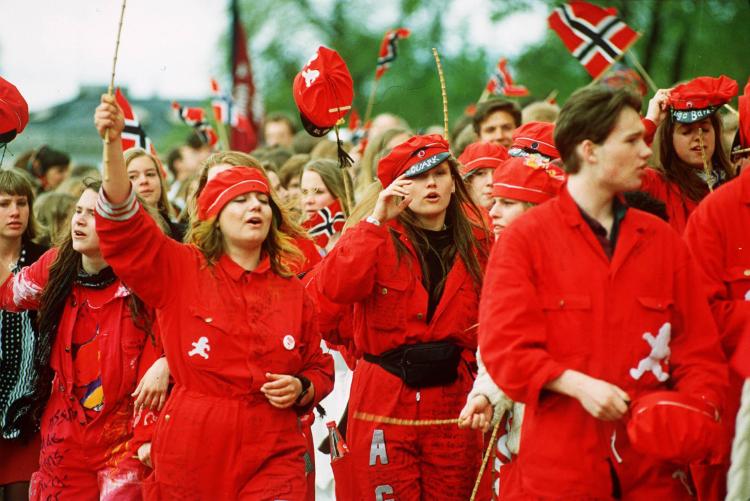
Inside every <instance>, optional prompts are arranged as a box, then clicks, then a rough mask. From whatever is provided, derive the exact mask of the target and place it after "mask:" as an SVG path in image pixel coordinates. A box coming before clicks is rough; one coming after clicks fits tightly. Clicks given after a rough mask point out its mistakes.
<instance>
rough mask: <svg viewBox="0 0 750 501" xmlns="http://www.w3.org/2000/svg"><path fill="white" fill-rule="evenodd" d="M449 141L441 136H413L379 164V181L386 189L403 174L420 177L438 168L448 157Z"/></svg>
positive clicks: (449, 154) (449, 153)
mask: <svg viewBox="0 0 750 501" xmlns="http://www.w3.org/2000/svg"><path fill="white" fill-rule="evenodd" d="M450 156H451V152H450V150H449V149H448V141H446V140H445V139H443V136H441V135H440V134H430V135H428V136H412V137H410V138H409V139H407V140H406V141H404V142H403V143H401V144H399V145H398V146H396V147H395V148H393V149H392V150H391V152H390V153H389V154H388V155H386V156H385V157H383V158H381V159H380V162H378V179H380V183H381V184H382V185H383V187H384V188H385V187H386V186H388V185H389V184H391V183H392V182H393V180H394V179H396V178H397V177H399V176H400V175H401V174H406V177H414V176H418V175H420V174H422V173H424V172H427V171H428V170H430V169H432V168H433V167H437V166H438V165H439V164H441V163H442V162H443V161H445V160H446V159H447V158H448V157H450Z"/></svg>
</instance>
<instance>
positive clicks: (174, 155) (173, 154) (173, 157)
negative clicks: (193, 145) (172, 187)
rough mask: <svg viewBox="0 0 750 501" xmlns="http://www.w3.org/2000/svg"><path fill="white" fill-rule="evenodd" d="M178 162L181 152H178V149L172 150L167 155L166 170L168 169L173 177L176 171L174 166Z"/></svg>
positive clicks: (180, 158)
mask: <svg viewBox="0 0 750 501" xmlns="http://www.w3.org/2000/svg"><path fill="white" fill-rule="evenodd" d="M178 160H182V151H180V149H179V148H173V149H172V151H170V152H169V155H167V168H168V169H169V172H171V173H172V175H173V176H176V175H177V171H176V170H175V167H174V164H175V163H176V162H177V161H178Z"/></svg>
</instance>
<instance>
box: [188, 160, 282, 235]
mask: <svg viewBox="0 0 750 501" xmlns="http://www.w3.org/2000/svg"><path fill="white" fill-rule="evenodd" d="M253 191H255V192H258V193H264V194H266V195H268V194H269V193H270V192H271V190H270V188H269V184H268V179H267V178H266V176H265V174H263V172H261V170H260V169H257V168H255V167H246V166H237V167H232V168H231V169H227V170H225V171H222V172H220V173H219V174H217V175H216V177H215V178H213V179H211V180H210V181H209V182H208V183H207V184H206V187H205V188H203V191H202V192H201V194H200V196H199V197H198V219H200V220H201V221H205V220H206V219H208V218H210V217H213V216H216V215H218V214H219V213H220V212H221V209H223V208H224V206H225V205H227V204H228V203H229V202H230V201H231V200H232V199H233V198H236V197H238V196H240V195H243V194H245V193H250V192H253Z"/></svg>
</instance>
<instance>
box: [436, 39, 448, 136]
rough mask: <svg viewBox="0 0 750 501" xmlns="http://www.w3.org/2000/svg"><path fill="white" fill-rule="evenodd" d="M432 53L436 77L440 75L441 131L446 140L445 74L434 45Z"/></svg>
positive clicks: (446, 94)
mask: <svg viewBox="0 0 750 501" xmlns="http://www.w3.org/2000/svg"><path fill="white" fill-rule="evenodd" d="M432 55H433V56H435V64H437V70H438V77H440V93H441V94H442V95H443V131H444V132H445V134H444V137H445V139H446V141H447V140H448V138H449V137H450V136H449V133H448V93H447V92H446V91H445V75H443V65H442V64H440V56H439V55H438V51H437V49H436V48H435V47H433V48H432Z"/></svg>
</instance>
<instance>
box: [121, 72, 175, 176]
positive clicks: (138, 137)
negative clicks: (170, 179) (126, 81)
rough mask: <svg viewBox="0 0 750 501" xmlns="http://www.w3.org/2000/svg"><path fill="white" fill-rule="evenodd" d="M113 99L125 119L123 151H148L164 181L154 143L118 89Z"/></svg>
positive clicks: (162, 169)
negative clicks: (138, 149)
mask: <svg viewBox="0 0 750 501" xmlns="http://www.w3.org/2000/svg"><path fill="white" fill-rule="evenodd" d="M115 99H116V100H117V104H118V105H119V106H120V109H122V115H123V118H125V130H124V131H123V132H122V149H123V151H127V150H129V149H130V148H141V149H144V150H146V151H148V152H149V153H150V154H151V155H153V157H154V158H155V159H156V161H157V162H158V163H159V170H160V171H161V177H163V178H164V179H166V178H167V171H166V169H165V168H164V165H163V164H162V163H161V160H160V159H159V154H158V153H157V152H156V147H154V143H153V142H151V138H149V137H148V135H147V134H146V131H145V130H143V127H141V122H140V121H139V120H138V117H137V116H136V115H135V112H134V111H133V108H132V107H131V106H130V103H129V102H128V100H127V98H126V97H125V94H123V92H122V91H121V90H120V88H119V87H118V88H117V89H116V90H115Z"/></svg>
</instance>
